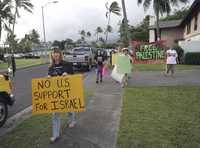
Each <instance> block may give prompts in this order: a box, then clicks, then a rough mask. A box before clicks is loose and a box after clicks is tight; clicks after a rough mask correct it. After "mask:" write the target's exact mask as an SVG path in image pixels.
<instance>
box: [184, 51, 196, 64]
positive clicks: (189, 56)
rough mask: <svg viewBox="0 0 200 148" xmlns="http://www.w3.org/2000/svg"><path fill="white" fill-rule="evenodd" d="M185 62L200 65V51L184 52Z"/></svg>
mask: <svg viewBox="0 0 200 148" xmlns="http://www.w3.org/2000/svg"><path fill="white" fill-rule="evenodd" d="M184 61H185V64H193V65H200V52H193V53H186V54H185V60H184Z"/></svg>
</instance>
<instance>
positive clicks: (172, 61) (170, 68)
mask: <svg viewBox="0 0 200 148" xmlns="http://www.w3.org/2000/svg"><path fill="white" fill-rule="evenodd" d="M166 56H167V61H166V73H165V75H167V74H169V72H171V76H174V72H175V66H176V64H177V57H178V54H177V52H176V50H175V49H174V47H173V48H170V49H168V50H167V51H166Z"/></svg>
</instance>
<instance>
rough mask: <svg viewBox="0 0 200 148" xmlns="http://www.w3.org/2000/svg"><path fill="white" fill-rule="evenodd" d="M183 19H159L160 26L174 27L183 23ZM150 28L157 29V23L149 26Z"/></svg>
mask: <svg viewBox="0 0 200 148" xmlns="http://www.w3.org/2000/svg"><path fill="white" fill-rule="evenodd" d="M181 22H182V20H170V21H159V27H160V28H161V29H163V28H174V27H178V26H179V25H180V24H181ZM149 29H156V24H155V25H153V26H149Z"/></svg>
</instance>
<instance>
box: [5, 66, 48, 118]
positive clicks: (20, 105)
mask: <svg viewBox="0 0 200 148" xmlns="http://www.w3.org/2000/svg"><path fill="white" fill-rule="evenodd" d="M47 69H48V68H47V65H42V66H37V67H32V68H27V69H22V70H18V71H17V72H16V76H15V77H14V81H13V83H14V94H15V98H16V102H15V104H14V105H13V106H12V107H10V108H9V117H10V116H12V115H14V114H16V113H17V112H19V111H21V110H23V109H25V108H26V107H28V106H30V105H31V79H32V78H36V77H43V76H46V75H47Z"/></svg>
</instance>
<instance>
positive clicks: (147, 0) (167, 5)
mask: <svg viewBox="0 0 200 148" xmlns="http://www.w3.org/2000/svg"><path fill="white" fill-rule="evenodd" d="M187 2H188V0H138V4H139V5H140V4H143V7H144V10H145V11H146V10H147V9H148V8H149V7H150V6H151V4H152V3H153V9H154V13H155V15H156V33H157V40H160V28H159V20H160V15H163V14H164V13H167V14H169V13H170V12H171V9H172V6H177V5H178V4H179V3H184V4H185V3H187Z"/></svg>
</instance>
